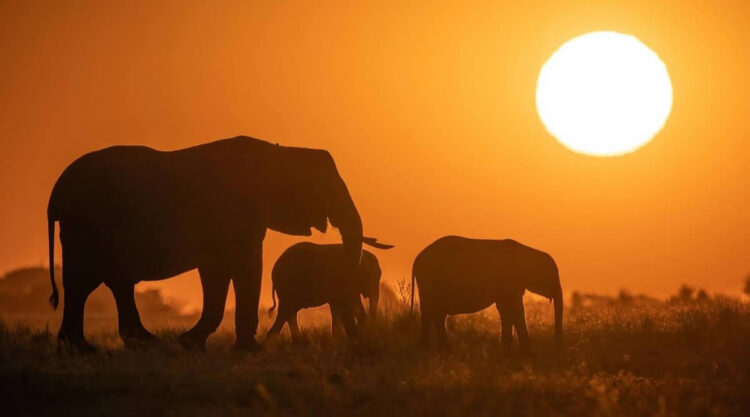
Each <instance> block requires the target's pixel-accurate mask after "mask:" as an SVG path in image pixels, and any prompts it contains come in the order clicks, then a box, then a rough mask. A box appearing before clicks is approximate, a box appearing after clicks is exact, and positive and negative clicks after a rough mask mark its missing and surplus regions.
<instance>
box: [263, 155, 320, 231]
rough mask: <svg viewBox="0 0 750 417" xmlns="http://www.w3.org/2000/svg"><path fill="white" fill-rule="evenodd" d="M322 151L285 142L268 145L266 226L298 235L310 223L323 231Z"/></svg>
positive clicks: (306, 228)
mask: <svg viewBox="0 0 750 417" xmlns="http://www.w3.org/2000/svg"><path fill="white" fill-rule="evenodd" d="M322 152H324V151H318V150H313V149H305V148H294V147H286V146H275V147H273V148H272V149H271V151H270V155H269V158H268V161H267V162H266V163H267V166H268V170H267V177H266V179H265V181H266V183H267V184H268V189H267V192H266V193H265V198H266V199H267V201H266V218H267V219H268V227H269V228H271V229H273V230H276V231H278V232H281V233H286V234H291V235H300V236H309V235H310V234H311V230H310V229H311V228H312V227H314V228H316V229H318V230H320V231H321V232H325V231H326V228H327V225H328V222H327V217H328V214H327V212H328V208H327V205H328V202H327V197H326V196H325V189H326V188H327V177H328V176H329V174H328V173H327V172H326V171H327V168H326V167H325V164H323V163H322V158H321V153H322Z"/></svg>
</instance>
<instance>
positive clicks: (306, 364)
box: [0, 297, 750, 417]
mask: <svg viewBox="0 0 750 417" xmlns="http://www.w3.org/2000/svg"><path fill="white" fill-rule="evenodd" d="M595 301H596V302H594V303H592V304H591V305H586V303H581V302H580V297H579V299H578V301H576V303H575V304H576V305H573V304H574V303H569V304H571V305H572V307H571V308H567V309H566V315H565V331H566V347H565V349H564V351H563V352H562V353H561V354H558V353H557V352H556V351H555V349H554V343H553V330H552V315H553V314H552V306H551V305H550V304H548V303H546V302H540V301H528V302H527V316H528V321H529V328H530V333H531V337H532V343H533V348H534V356H533V357H532V358H530V359H524V358H521V357H519V355H518V352H517V346H516V351H515V352H513V353H512V354H504V353H503V352H502V349H501V346H500V342H499V333H500V332H499V323H498V317H497V313H496V312H494V311H491V310H489V311H485V312H483V313H479V314H474V315H466V316H460V317H455V318H453V319H452V320H450V321H449V329H450V334H451V337H450V342H451V343H450V346H449V347H448V348H447V349H440V348H437V347H435V346H430V347H424V346H423V345H421V344H420V342H419V337H418V334H419V325H418V317H417V318H416V319H412V318H411V316H410V315H409V313H408V311H407V310H406V309H405V308H404V306H403V305H399V304H398V303H391V305H390V306H387V308H386V310H387V311H385V312H384V314H383V317H381V320H380V321H379V322H378V323H377V324H376V325H374V326H372V327H371V328H370V330H369V331H368V332H367V334H366V335H365V336H363V338H362V339H361V340H358V341H352V340H347V339H345V338H341V337H332V336H331V335H330V332H329V329H328V327H327V326H328V317H327V316H326V315H327V311H326V310H325V309H321V310H316V311H311V312H308V313H307V314H306V315H305V316H304V317H303V320H301V324H302V326H303V329H304V330H305V332H306V335H307V339H308V340H307V342H306V343H304V344H301V345H293V344H291V342H290V340H289V338H288V334H287V332H286V331H285V333H284V334H283V336H282V338H281V340H279V341H277V342H276V343H273V344H271V343H267V344H266V346H265V350H264V351H263V352H259V353H255V354H244V355H243V354H237V353H234V352H232V351H231V350H230V349H229V346H230V345H231V344H232V341H233V337H234V336H233V332H232V323H231V322H230V323H225V325H224V326H223V327H222V328H221V329H220V331H219V332H217V334H216V335H214V336H213V337H212V338H211V339H210V340H209V344H208V347H207V351H206V352H205V353H202V352H189V351H185V350H183V349H182V348H180V346H179V345H178V344H177V342H176V337H177V336H178V335H179V333H180V332H181V331H183V330H184V329H185V328H187V327H189V325H190V321H191V320H190V319H185V320H184V322H180V321H170V322H165V323H158V320H157V321H154V320H150V321H149V320H147V321H146V322H147V323H146V324H147V326H149V327H150V328H151V329H153V330H156V332H157V333H158V334H159V336H160V337H161V338H162V341H161V342H160V343H159V344H157V345H156V346H155V347H153V348H150V349H142V350H127V349H125V348H124V347H123V346H122V344H121V343H120V341H119V339H118V337H117V334H116V328H115V327H114V325H113V322H112V320H105V321H102V322H101V323H97V320H96V318H92V319H89V320H88V322H87V334H88V337H89V339H90V341H91V342H92V343H94V344H96V345H97V346H98V347H99V348H100V352H99V353H97V354H94V355H91V356H77V355H70V354H66V353H60V352H58V351H57V347H56V342H55V338H54V335H53V334H54V331H56V327H55V326H56V323H55V322H54V321H53V320H52V321H50V320H44V321H42V320H39V319H36V320H35V319H33V318H28V317H27V318H18V317H4V318H2V322H0V323H1V324H0V397H1V398H0V400H2V408H0V414H2V415H4V416H16V415H24V416H36V415H76V416H101V415H113V416H131V415H147V416H158V415H165V416H181V417H183V416H185V417H187V416H194V415H195V416H205V415H211V416H212V415H229V416H231V415H243V416H250V415H283V416H286V415H302V416H306V415H310V416H315V415H333V416H338V415H361V416H370V415H373V416H380V415H388V416H396V415H398V416H404V415H407V416H408V415H417V416H454V415H455V416H466V415H471V416H475V415H476V416H482V415H513V416H516V415H518V416H557V415H559V416H747V415H750V383H749V380H748V377H749V376H750V355H749V354H748V346H750V304H748V303H747V302H744V303H743V302H742V301H739V300H730V299H711V300H703V301H695V300H687V301H686V300H683V301H680V300H672V301H671V302H654V301H648V302H640V301H639V300H638V299H633V298H632V297H631V298H622V297H621V298H620V299H611V300H606V299H604V298H602V299H597V300H595ZM271 319H272V318H271V317H266V316H264V317H263V320H262V324H261V334H262V333H263V332H264V330H265V329H266V328H267V327H268V326H269V324H270V322H271ZM45 323H46V325H47V326H48V328H49V329H51V330H46V329H45ZM53 330H54V331H53ZM261 338H262V337H261Z"/></svg>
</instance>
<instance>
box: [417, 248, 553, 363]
mask: <svg viewBox="0 0 750 417" xmlns="http://www.w3.org/2000/svg"><path fill="white" fill-rule="evenodd" d="M415 279H416V280H417V284H418V285H419V299H420V309H421V311H422V334H423V338H424V339H425V341H426V340H428V339H429V336H430V330H431V328H432V327H434V328H435V330H436V332H437V334H438V337H439V338H440V339H441V341H443V342H444V341H445V339H446V331H445V318H446V316H447V315H453V314H466V313H474V312H477V311H480V310H483V309H485V308H487V307H489V306H491V305H492V304H495V306H496V308H497V310H498V312H499V313H500V319H501V321H502V331H501V332H502V333H501V336H502V344H503V346H504V347H505V348H506V350H508V349H510V347H511V346H512V343H513V339H512V337H513V335H512V328H513V327H515V329H516V334H517V335H518V342H519V345H520V348H521V353H523V354H528V353H530V343H529V334H528V330H527V327H526V317H525V314H524V308H523V294H524V292H525V291H526V290H529V291H531V292H533V293H535V294H539V295H542V296H544V297H547V298H549V299H551V300H553V301H554V303H555V304H554V310H555V339H556V342H557V346H558V349H559V348H561V347H562V337H563V335H562V332H563V327H562V318H563V298H562V286H561V285H560V276H559V274H558V271H557V265H556V264H555V261H554V260H553V259H552V257H551V256H550V255H548V254H547V253H545V252H542V251H539V250H536V249H533V248H530V247H528V246H526V245H523V244H521V243H518V242H516V241H515V240H511V239H505V240H488V239H469V238H465V237H460V236H445V237H442V238H440V239H438V240H436V241H435V242H433V243H432V244H430V245H429V246H427V247H426V248H425V249H424V250H422V252H420V253H419V255H417V257H416V259H415V260H414V265H413V268H412V294H411V308H412V312H413V309H414V280H415Z"/></svg>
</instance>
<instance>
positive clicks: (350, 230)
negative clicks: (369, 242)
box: [328, 177, 362, 266]
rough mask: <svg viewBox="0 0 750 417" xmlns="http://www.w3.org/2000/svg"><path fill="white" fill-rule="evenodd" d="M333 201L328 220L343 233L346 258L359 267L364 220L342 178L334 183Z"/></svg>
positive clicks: (342, 239)
mask: <svg viewBox="0 0 750 417" xmlns="http://www.w3.org/2000/svg"><path fill="white" fill-rule="evenodd" d="M331 199H332V200H331V205H330V211H329V215H328V220H329V221H330V222H331V224H332V225H333V226H334V227H336V228H338V229H339V231H340V232H341V241H342V243H343V246H344V253H345V254H346V258H347V259H349V260H351V262H352V266H357V265H359V261H360V259H361V257H362V219H361V218H360V217H359V212H358V211H357V207H356V206H355V205H354V201H352V197H351V196H350V195H349V190H348V189H347V188H346V184H344V180H342V179H341V177H338V178H336V179H335V181H334V185H333V190H332V196H331Z"/></svg>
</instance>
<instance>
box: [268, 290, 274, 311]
mask: <svg viewBox="0 0 750 417" xmlns="http://www.w3.org/2000/svg"><path fill="white" fill-rule="evenodd" d="M275 296H276V286H275V285H273V284H272V285H271V301H273V305H272V306H271V308H269V309H268V314H271V313H273V311H274V310H276V297H275Z"/></svg>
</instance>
